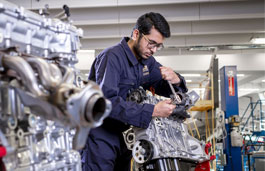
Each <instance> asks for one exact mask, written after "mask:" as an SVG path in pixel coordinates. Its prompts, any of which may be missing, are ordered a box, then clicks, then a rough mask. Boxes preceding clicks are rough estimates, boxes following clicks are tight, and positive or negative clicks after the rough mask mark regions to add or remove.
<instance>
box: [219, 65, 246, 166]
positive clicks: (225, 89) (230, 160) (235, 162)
mask: <svg viewBox="0 0 265 171" xmlns="http://www.w3.org/2000/svg"><path fill="white" fill-rule="evenodd" d="M236 74H237V69H236V66H224V67H222V68H221V69H220V81H221V109H222V110H223V111H224V113H225V121H226V122H225V128H226V131H227V137H226V138H225V140H224V142H223V143H224V144H223V145H224V154H226V166H225V167H224V170H225V171H242V157H241V147H236V146H235V145H233V146H232V140H231V133H232V130H233V129H234V128H235V127H238V126H239V122H238V121H234V120H233V118H238V116H239V110H238V92H237V76H236ZM231 118H232V119H231Z"/></svg>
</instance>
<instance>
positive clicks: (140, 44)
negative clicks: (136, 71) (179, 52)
mask: <svg viewBox="0 0 265 171" xmlns="http://www.w3.org/2000/svg"><path fill="white" fill-rule="evenodd" d="M163 42H164V37H163V36H162V34H161V33H159V32H158V31H157V30H156V29H155V28H152V29H151V30H150V34H148V35H144V34H142V33H140V32H139V31H138V37H137V39H136V41H135V44H134V46H133V48H134V52H135V53H136V55H137V56H138V57H140V58H143V59H148V58H149V57H150V56H152V55H153V54H154V53H155V52H156V51H157V50H158V48H159V47H160V46H163Z"/></svg>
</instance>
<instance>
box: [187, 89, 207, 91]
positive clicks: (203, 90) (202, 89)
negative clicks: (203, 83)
mask: <svg viewBox="0 0 265 171" xmlns="http://www.w3.org/2000/svg"><path fill="white" fill-rule="evenodd" d="M190 89H191V90H194V91H205V88H190Z"/></svg>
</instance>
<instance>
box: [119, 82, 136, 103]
mask: <svg viewBox="0 0 265 171" xmlns="http://www.w3.org/2000/svg"><path fill="white" fill-rule="evenodd" d="M135 85H136V80H133V79H121V80H120V83H119V89H120V91H119V95H120V96H122V97H123V98H124V99H126V97H127V94H128V92H129V90H131V89H134V88H135Z"/></svg>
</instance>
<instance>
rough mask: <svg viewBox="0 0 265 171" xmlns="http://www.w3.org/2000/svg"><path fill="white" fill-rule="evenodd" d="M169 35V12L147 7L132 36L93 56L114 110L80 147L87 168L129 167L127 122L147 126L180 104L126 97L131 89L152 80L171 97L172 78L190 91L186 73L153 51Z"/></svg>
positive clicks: (177, 86) (99, 170)
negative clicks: (164, 62)
mask: <svg viewBox="0 0 265 171" xmlns="http://www.w3.org/2000/svg"><path fill="white" fill-rule="evenodd" d="M167 37H170V29H169V25H168V23H167V21H166V20H165V18H164V17H163V16H162V15H160V14H159V13H153V12H150V13H146V14H144V15H142V16H141V17H140V18H139V19H138V20H137V23H136V26H135V28H134V30H133V32H132V35H131V38H128V37H125V38H123V39H122V40H121V42H120V43H119V44H117V45H115V46H113V47H110V48H107V49H105V50H104V51H103V52H101V53H100V54H99V55H98V56H97V58H96V59H95V61H94V63H93V65H92V67H91V72H90V75H89V79H90V80H93V81H96V82H97V83H98V84H99V85H100V87H101V89H102V91H103V93H104V95H105V96H106V97H107V98H108V99H109V100H111V102H112V112H111V114H110V116H109V117H108V118H107V119H105V120H104V123H103V125H102V126H101V127H98V128H95V129H92V130H91V132H90V134H89V137H88V140H87V144H86V147H85V148H84V149H83V150H82V152H81V154H82V168H83V170H84V171H89V170H93V171H112V170H122V171H125V170H129V165H130V159H131V154H130V151H128V150H127V147H126V145H125V142H124V140H123V137H122V132H123V131H125V130H126V129H128V128H129V125H133V126H136V127H141V128H147V127H148V125H149V123H150V121H151V119H152V117H154V116H158V117H168V116H169V115H170V114H171V113H172V111H173V110H174V108H175V107H176V106H175V105H173V104H171V100H165V101H161V102H159V103H157V104H156V105H151V104H136V103H134V102H129V101H126V97H127V95H128V92H129V90H131V89H136V88H139V86H142V87H143V88H144V89H149V88H150V87H151V86H152V87H153V88H154V89H155V93H156V94H159V95H164V96H167V97H169V96H170V94H172V92H171V90H170V87H169V85H168V82H167V80H168V81H170V82H171V83H172V84H173V85H174V88H175V89H176V90H177V91H182V92H187V88H186V84H185V81H184V79H183V77H181V76H180V75H179V74H177V73H175V72H174V71H173V70H172V69H171V68H168V67H164V66H161V64H159V63H158V62H157V61H156V60H155V59H154V57H153V56H152V55H153V54H154V53H155V52H156V51H157V50H160V49H161V48H162V47H163V41H164V38H167Z"/></svg>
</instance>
